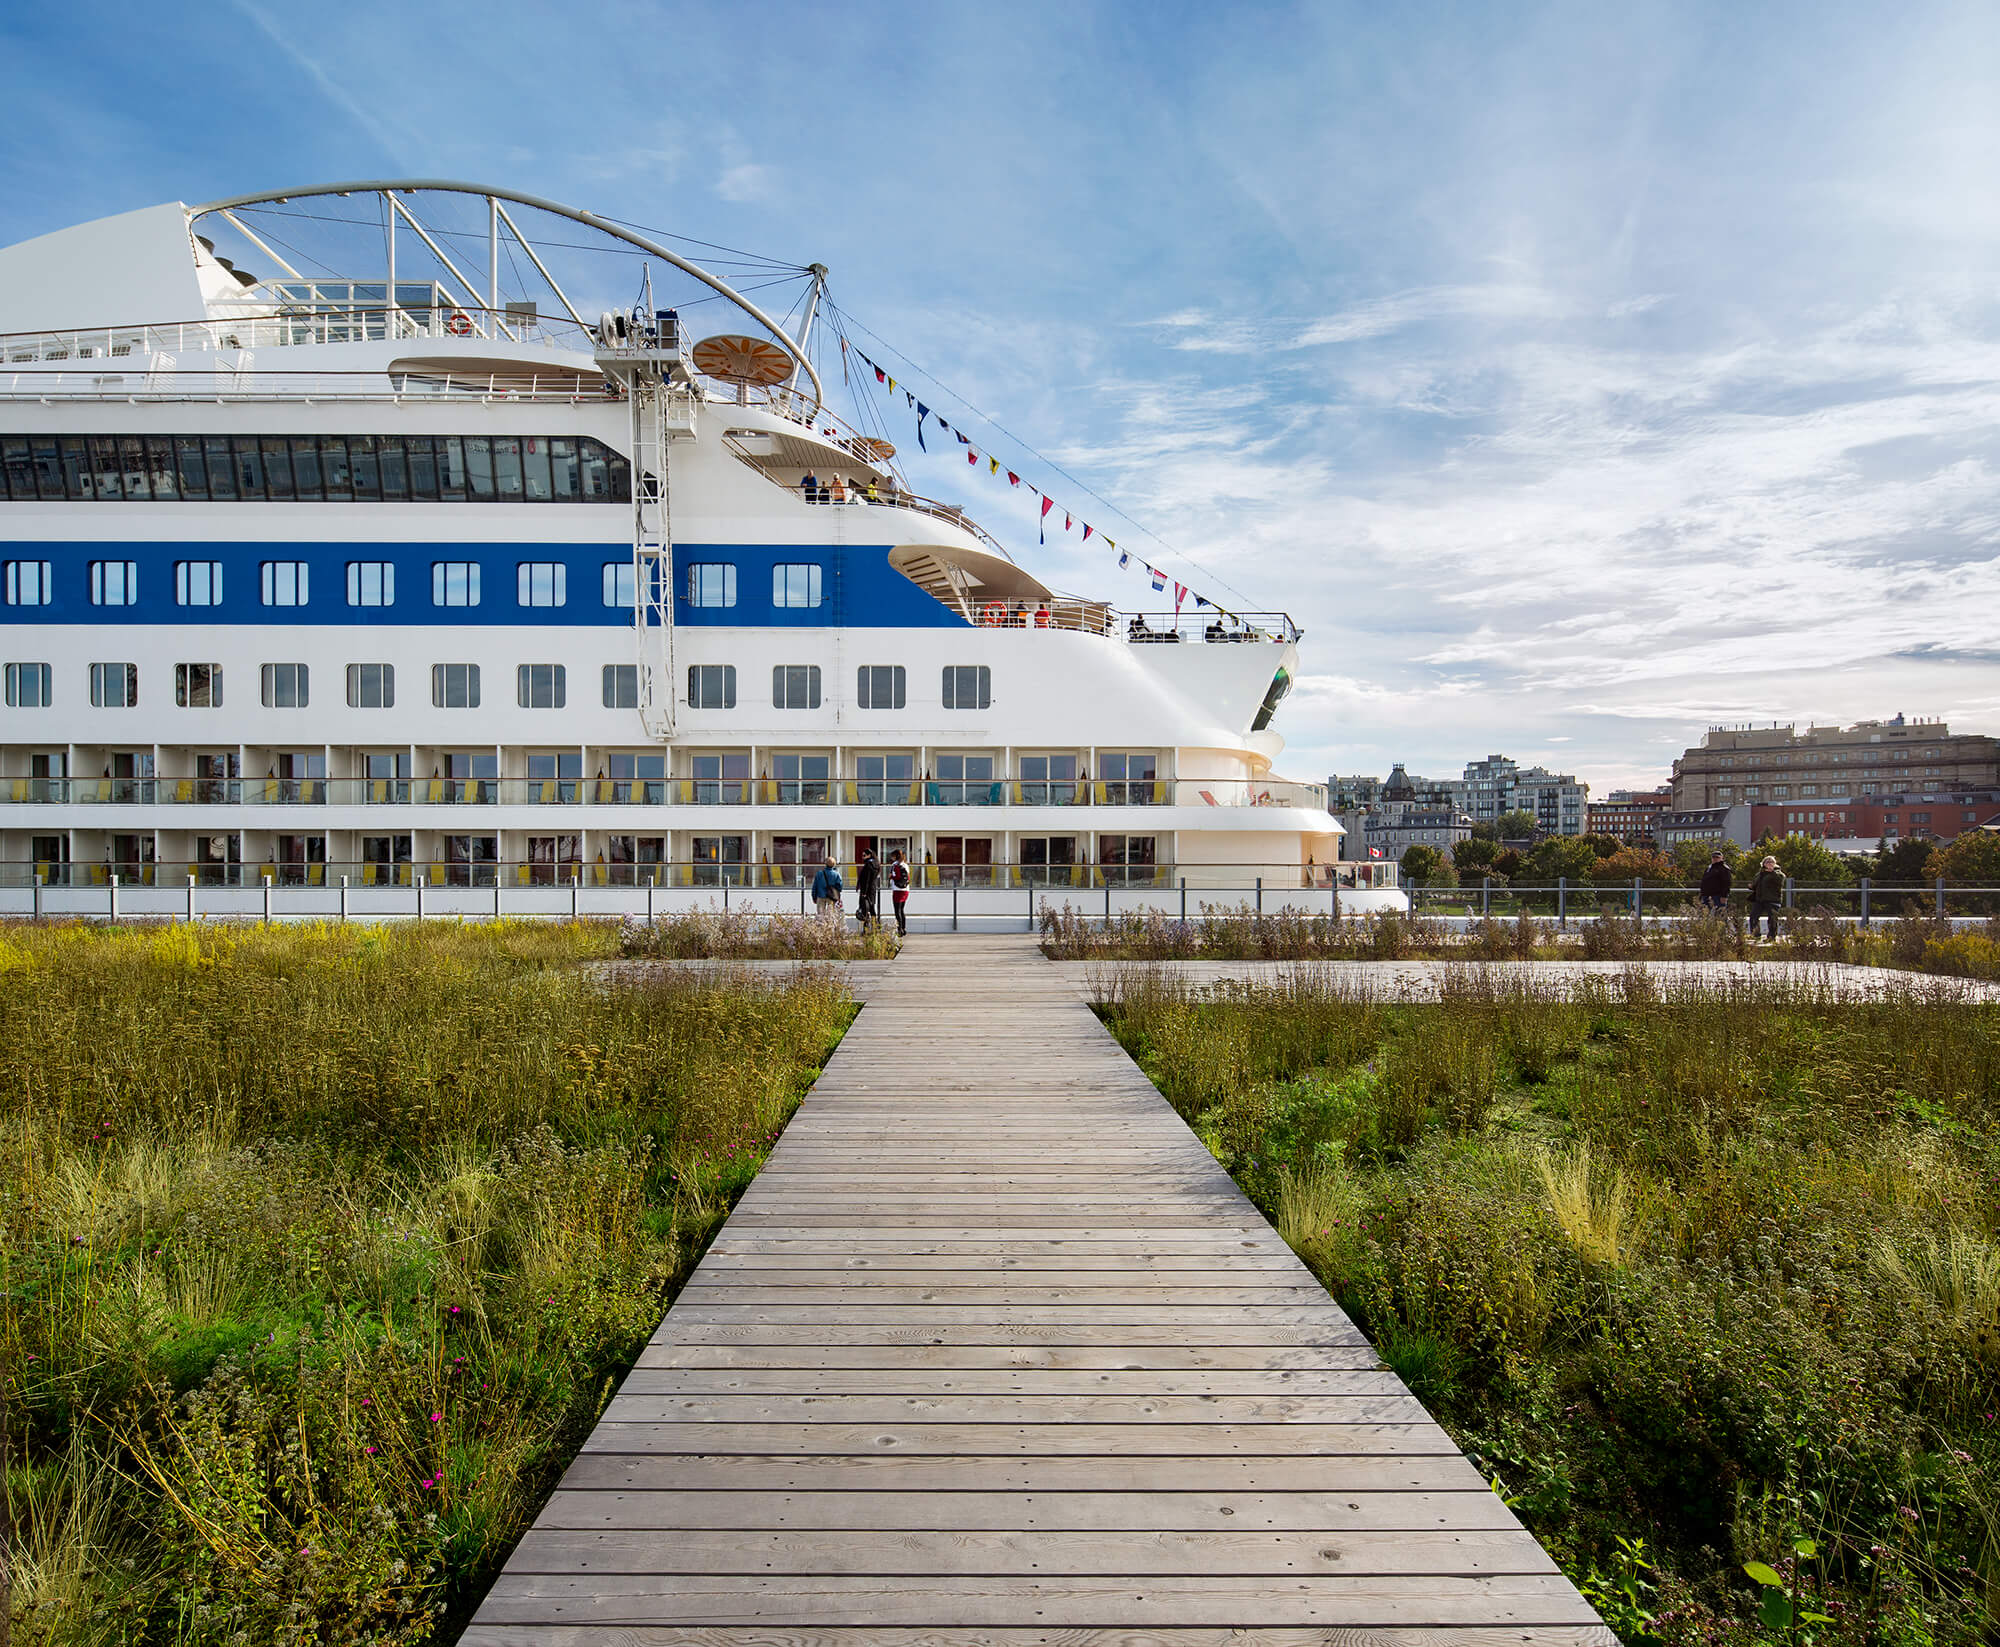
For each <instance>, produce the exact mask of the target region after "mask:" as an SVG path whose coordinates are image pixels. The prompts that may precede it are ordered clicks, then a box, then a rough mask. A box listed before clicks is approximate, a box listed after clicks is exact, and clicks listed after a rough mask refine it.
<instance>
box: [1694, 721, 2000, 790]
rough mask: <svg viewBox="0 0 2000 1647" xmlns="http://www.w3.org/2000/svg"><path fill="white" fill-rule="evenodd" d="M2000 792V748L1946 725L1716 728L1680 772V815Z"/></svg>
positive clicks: (1984, 738) (1893, 723) (1901, 723)
mask: <svg viewBox="0 0 2000 1647" xmlns="http://www.w3.org/2000/svg"><path fill="white" fill-rule="evenodd" d="M1996 786H2000V742H1996V740H1995V739H1993V738H1991V737H1989V736H1987V735H1985V734H1983V733H1973V732H1959V733H1954V732H1953V731H1952V730H1951V728H1950V727H1948V726H1947V725H1946V724H1945V723H1944V722H1943V721H1909V720H1905V719H1904V718H1903V717H1902V716H1901V715H1898V716H1896V717H1895V718H1894V719H1893V720H1886V721H1860V722H1857V723H1856V724H1855V725H1853V726H1849V727H1838V726H1808V727H1807V728H1806V729H1805V730H1804V731H1803V732H1800V731H1799V730H1797V728H1796V727H1793V726H1769V727H1756V728H1752V727H1720V726H1718V727H1712V728H1710V729H1709V732H1708V734H1707V736H1705V737H1704V738H1703V739H1702V740H1701V743H1700V744H1699V745H1698V746H1697V747H1695V748H1693V749H1690V750H1688V751H1687V752H1686V753H1685V754H1683V755H1682V756H1681V758H1680V759H1679V760H1677V761H1675V762H1674V782H1673V804H1674V810H1675V811H1680V812H1693V811H1698V810H1701V809H1704V808H1708V807H1716V806H1735V805H1738V804H1742V803H1747V804H1749V805H1751V806H1753V807H1755V806H1777V807H1781V808H1786V809H1789V810H1792V811H1824V810H1826V809H1827V808H1828V807H1830V806H1832V805H1833V804H1834V802H1835V801H1836V799H1851V800H1854V801H1858V802H1866V801H1867V800H1869V799H1870V798H1872V797H1878V796H1888V795H1910V794H1915V795H1938V794H1943V793H1947V792H1949V791H1953V790H1979V789H1991V788H1994V787H1996Z"/></svg>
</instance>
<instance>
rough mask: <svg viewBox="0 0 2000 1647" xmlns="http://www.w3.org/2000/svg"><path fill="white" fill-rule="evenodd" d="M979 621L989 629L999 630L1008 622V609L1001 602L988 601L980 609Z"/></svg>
mask: <svg viewBox="0 0 2000 1647" xmlns="http://www.w3.org/2000/svg"><path fill="white" fill-rule="evenodd" d="M979 621H980V622H981V623H983V624H985V625H986V627H987V628H989V629H998V628H999V627H1000V626H1001V625H1002V624H1003V623H1005V622H1006V621H1007V608H1006V607H1005V606H1003V605H1002V604H1001V603H1000V602H999V601H997V600H995V601H988V602H987V603H986V604H985V605H984V606H982V607H981V608H980V609H979Z"/></svg>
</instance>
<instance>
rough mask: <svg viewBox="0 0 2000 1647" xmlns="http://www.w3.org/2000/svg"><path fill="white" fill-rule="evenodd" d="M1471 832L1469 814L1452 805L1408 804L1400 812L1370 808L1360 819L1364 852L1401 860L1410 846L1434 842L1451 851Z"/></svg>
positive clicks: (1432, 844) (1436, 845)
mask: <svg viewBox="0 0 2000 1647" xmlns="http://www.w3.org/2000/svg"><path fill="white" fill-rule="evenodd" d="M1471 834H1472V819H1471V817H1470V815H1468V814H1467V813H1464V812H1460V811H1457V810H1455V809H1454V808H1451V807H1442V808H1439V809H1437V810H1434V811H1432V810H1426V809H1424V808H1422V807H1416V806H1413V807H1410V808H1408V809H1406V810H1404V811H1402V812H1399V813H1395V814H1390V813H1387V812H1371V813H1369V814H1367V815H1366V817H1364V818H1363V820H1362V826H1361V839H1362V843H1363V855H1364V856H1367V857H1371V858H1377V857H1379V858H1388V859H1390V860H1392V861H1396V862H1400V861H1401V860H1402V856H1403V854H1404V852H1406V851H1407V850H1408V849H1409V848H1411V847H1413V846H1434V847H1436V848H1437V849H1438V851H1440V852H1442V853H1445V854H1446V855H1447V856H1449V855H1450V852H1451V849H1452V848H1453V847H1455V846H1457V845H1458V843H1459V842H1460V841H1463V840H1467V839H1469V838H1470V837H1471Z"/></svg>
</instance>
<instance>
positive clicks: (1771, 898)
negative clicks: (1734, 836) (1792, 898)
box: [1750, 857, 1785, 943]
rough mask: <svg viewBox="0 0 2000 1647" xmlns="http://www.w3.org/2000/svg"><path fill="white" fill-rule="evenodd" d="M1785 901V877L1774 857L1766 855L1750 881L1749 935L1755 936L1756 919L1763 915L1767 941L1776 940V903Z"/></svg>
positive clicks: (1772, 941)
mask: <svg viewBox="0 0 2000 1647" xmlns="http://www.w3.org/2000/svg"><path fill="white" fill-rule="evenodd" d="M1784 901H1785V877H1784V874H1783V872H1782V871H1781V870H1780V869H1779V868H1778V860H1777V859H1776V858H1771V857H1767V858H1765V860H1764V861H1763V863H1762V864H1760V865H1759V866H1758V868H1757V876H1756V879H1754V880H1753V881H1751V883H1750V936H1751V937H1752V938H1753V939H1754V938H1755V937H1756V936H1757V919H1758V917H1759V916H1762V917H1763V920H1764V925H1765V930H1766V931H1767V932H1768V933H1769V935H1770V936H1769V938H1768V940H1767V941H1768V942H1770V943H1776V942H1777V941H1778V905H1779V904H1781V903H1783V902H1784Z"/></svg>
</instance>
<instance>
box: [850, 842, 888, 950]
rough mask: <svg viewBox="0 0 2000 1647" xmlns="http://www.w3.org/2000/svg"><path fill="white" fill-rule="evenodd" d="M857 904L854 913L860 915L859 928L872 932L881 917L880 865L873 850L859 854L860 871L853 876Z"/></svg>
mask: <svg viewBox="0 0 2000 1647" xmlns="http://www.w3.org/2000/svg"><path fill="white" fill-rule="evenodd" d="M854 890H855V894H856V899H857V904H856V908H855V911H854V912H855V914H857V915H859V916H860V917H861V930H862V931H863V932H873V931H874V930H875V924H876V922H878V921H880V920H881V919H882V907H881V903H880V901H879V900H880V898H881V896H882V866H881V865H880V864H879V863H877V862H876V861H875V854H874V853H873V852H864V853H862V854H861V871H860V873H859V874H858V875H857V876H856V877H855V888H854Z"/></svg>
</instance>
